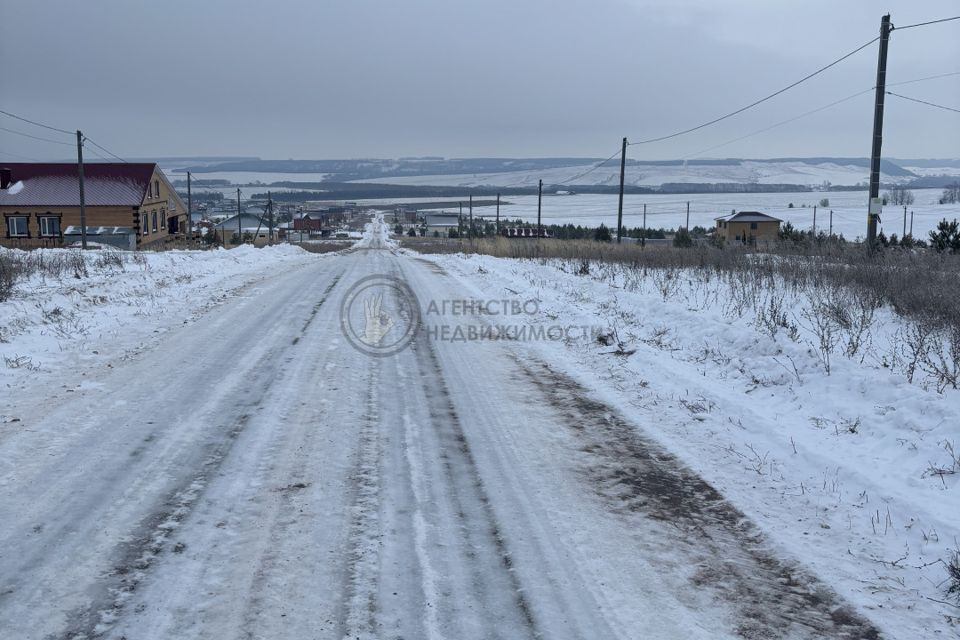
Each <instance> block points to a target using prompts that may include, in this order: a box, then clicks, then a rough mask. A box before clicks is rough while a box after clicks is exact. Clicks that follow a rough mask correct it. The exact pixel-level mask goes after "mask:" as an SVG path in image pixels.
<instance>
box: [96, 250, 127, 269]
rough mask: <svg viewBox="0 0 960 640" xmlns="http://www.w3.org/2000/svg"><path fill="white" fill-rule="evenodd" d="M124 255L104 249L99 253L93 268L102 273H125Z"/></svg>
mask: <svg viewBox="0 0 960 640" xmlns="http://www.w3.org/2000/svg"><path fill="white" fill-rule="evenodd" d="M123 262H124V260H123V254H122V253H120V252H119V251H111V250H109V249H104V250H103V251H98V252H97V255H96V258H95V259H94V261H93V266H94V267H95V268H96V269H98V270H101V271H107V270H109V271H118V270H119V271H123Z"/></svg>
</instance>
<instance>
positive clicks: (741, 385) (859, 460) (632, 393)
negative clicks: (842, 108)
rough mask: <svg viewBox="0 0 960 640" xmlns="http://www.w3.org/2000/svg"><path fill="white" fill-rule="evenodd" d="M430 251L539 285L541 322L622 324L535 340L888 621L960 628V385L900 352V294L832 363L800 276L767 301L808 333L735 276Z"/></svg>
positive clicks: (496, 293)
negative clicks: (776, 303)
mask: <svg viewBox="0 0 960 640" xmlns="http://www.w3.org/2000/svg"><path fill="white" fill-rule="evenodd" d="M430 259H431V260H432V261H434V262H436V263H437V264H438V265H440V266H442V267H443V268H444V269H445V270H447V271H448V272H450V273H451V274H454V275H455V277H458V278H461V279H463V280H464V281H468V282H470V283H471V285H473V286H474V287H475V288H472V289H471V290H470V291H469V292H467V293H465V297H471V296H472V297H476V298H477V299H490V298H499V297H507V298H512V297H515V296H514V292H520V293H521V295H522V296H523V297H531V298H533V299H535V300H536V301H537V305H536V306H537V308H538V313H537V314H535V315H521V316H518V317H517V318H518V319H519V320H520V321H521V322H525V323H527V324H529V325H531V326H537V325H539V326H544V325H561V326H567V325H574V326H584V325H589V326H594V327H600V328H602V329H605V330H606V329H609V330H613V331H614V332H615V334H614V335H615V339H614V340H613V341H612V343H611V344H608V345H601V344H598V343H597V342H596V341H591V340H582V339H574V340H569V339H568V340H558V341H549V340H548V341H545V342H544V343H540V344H538V345H536V349H537V352H538V354H539V357H540V358H542V359H543V360H544V361H547V362H550V363H551V367H552V368H555V369H557V370H559V371H562V372H563V373H564V374H565V375H568V376H570V377H571V378H573V379H576V380H578V381H580V382H581V383H582V384H584V385H586V386H588V387H589V388H591V389H594V390H595V391H596V393H597V394H598V397H600V398H602V399H603V400H604V401H605V402H606V403H608V406H615V407H617V408H618V409H619V410H620V411H622V412H623V413H624V415H626V416H628V417H629V418H630V420H631V421H632V422H633V423H634V424H637V425H642V429H643V431H644V432H645V433H647V434H649V435H650V436H651V437H653V438H655V439H656V440H657V441H659V442H662V443H666V444H667V445H668V448H669V449H670V450H671V451H672V452H674V453H676V454H678V455H679V456H680V457H681V459H683V460H684V461H685V462H686V463H687V464H689V465H690V466H691V467H692V468H693V469H694V470H696V472H697V473H699V474H701V475H702V477H704V478H705V479H706V480H707V481H708V482H710V483H711V484H712V485H713V486H715V487H716V488H717V489H718V490H719V491H720V492H721V493H722V494H723V495H725V496H727V497H728V498H729V499H730V500H731V501H732V502H733V503H734V504H735V505H736V506H737V507H739V508H740V509H742V510H744V512H745V513H746V514H747V515H748V516H749V517H750V518H751V519H752V520H753V521H754V522H756V523H757V524H758V525H759V527H760V528H761V529H762V530H763V531H765V532H766V533H767V534H768V535H770V537H771V538H772V539H773V540H775V541H776V543H777V544H778V545H779V546H781V547H782V548H783V549H785V550H786V552H787V553H789V554H790V555H792V556H793V557H795V558H798V559H800V561H801V562H802V563H803V564H804V565H805V566H808V567H811V568H812V569H813V570H814V571H815V572H816V574H817V575H818V576H820V577H821V578H823V579H824V580H826V581H827V582H828V583H829V584H831V585H833V586H834V587H835V588H837V589H838V590H839V592H840V593H841V595H842V596H844V597H845V598H847V599H848V600H849V601H851V602H854V603H856V604H857V605H858V607H859V608H860V609H861V610H863V611H866V612H868V614H869V617H870V618H871V620H874V621H876V622H878V623H880V626H881V628H882V629H883V630H884V631H886V632H888V633H889V634H890V637H895V638H918V637H960V627H958V623H960V618H958V616H957V614H958V610H957V607H956V604H951V603H950V602H948V601H947V597H946V596H945V588H946V587H945V585H946V584H947V582H946V579H947V572H946V567H945V565H944V564H943V563H942V562H940V561H941V560H949V559H950V557H951V552H954V553H955V552H957V551H958V550H960V541H958V538H960V497H958V493H957V492H958V491H960V422H958V419H957V416H960V392H958V391H956V390H953V389H947V390H945V391H944V392H943V393H938V392H937V390H936V386H937V385H936V383H935V382H933V381H931V380H929V379H926V380H925V379H924V377H923V376H922V375H921V374H920V373H918V374H917V377H916V378H915V380H914V384H910V383H908V382H907V380H906V377H905V372H904V370H903V368H902V367H897V366H893V367H891V366H890V365H891V362H892V361H893V362H895V361H896V356H895V355H894V353H895V351H896V350H897V346H896V343H897V342H898V341H903V340H904V336H903V334H901V333H898V332H901V331H904V330H906V327H907V326H908V324H909V323H907V322H906V321H904V320H903V319H901V318H899V317H897V316H896V315H895V314H894V313H893V312H892V311H891V310H890V309H889V308H882V309H880V310H879V311H878V312H877V314H876V317H875V321H874V324H873V326H872V328H871V332H870V338H869V341H865V342H867V344H866V345H865V346H864V347H862V349H861V350H860V351H857V353H856V355H855V356H854V357H852V358H851V357H846V356H844V355H842V354H840V353H835V354H834V355H833V358H832V360H831V362H830V373H829V374H828V373H827V372H826V370H825V364H824V361H823V360H822V358H821V357H820V355H818V348H817V346H816V345H817V344H818V341H817V339H816V338H815V337H814V334H813V332H812V328H811V324H810V320H808V319H807V318H806V315H805V310H806V309H808V308H809V304H810V303H809V301H808V300H806V299H805V298H804V297H803V296H801V295H796V296H794V295H791V294H790V293H789V292H787V291H785V290H780V291H774V292H768V294H766V295H764V296H761V303H762V305H768V304H769V300H770V298H771V297H772V298H774V299H776V297H777V296H784V298H783V300H782V303H783V309H785V310H788V318H789V323H790V324H793V325H795V329H796V332H797V333H796V335H795V336H793V337H790V336H788V335H786V333H787V332H786V331H785V330H784V329H781V330H780V332H779V333H778V334H777V335H774V336H771V335H770V334H769V332H767V333H765V332H764V331H763V330H762V328H761V322H760V321H759V319H758V318H759V317H760V316H759V314H760V313H761V311H762V308H749V307H748V308H745V309H739V310H738V309H737V306H736V305H735V304H734V303H733V302H732V301H733V300H734V299H735V298H736V292H735V291H734V289H735V287H732V286H730V285H729V284H725V283H723V282H721V281H719V280H718V279H717V278H716V277H714V278H713V279H711V280H709V281H706V280H702V279H700V278H699V277H696V276H694V275H693V274H692V273H690V272H683V271H680V272H673V273H667V272H665V271H664V272H657V271H652V272H649V273H647V274H646V275H645V276H644V275H641V274H640V273H637V272H631V271H630V270H626V269H620V268H618V267H616V266H609V267H604V266H602V265H596V264H594V265H593V267H592V269H591V270H590V272H589V273H588V274H583V275H578V274H577V273H576V272H577V270H578V269H579V267H580V265H579V264H573V263H564V262H560V261H553V262H535V261H516V260H509V259H498V258H492V257H489V256H463V255H450V256H432V257H431V258H430ZM771 293H772V294H773V295H772V296H771V295H769V294H771ZM616 339H619V340H620V341H622V348H623V352H624V353H621V354H618V353H616V351H617V350H618V349H617V343H616ZM901 348H902V347H901ZM935 469H946V470H954V471H956V474H950V473H948V474H945V475H940V474H937V473H936V472H935V471H934V470H935Z"/></svg>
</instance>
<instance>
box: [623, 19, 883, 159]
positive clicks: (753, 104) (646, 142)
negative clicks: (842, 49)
mask: <svg viewBox="0 0 960 640" xmlns="http://www.w3.org/2000/svg"><path fill="white" fill-rule="evenodd" d="M879 39H880V36H877V37H876V38H874V39H873V40H871V41H870V42H867V43H864V44H862V45H860V46H859V47H857V48H856V49H854V50H853V51H851V52H850V53H847V54H845V55H843V56H841V57H839V58H837V59H836V60H834V61H833V62H831V63H830V64H828V65H825V66H823V67H820V68H819V69H817V70H816V71H814V72H813V73H811V74H809V75H806V76H804V77H803V78H801V79H799V80H797V81H796V82H794V83H792V84H789V85H787V86H786V87H784V88H782V89H780V90H779V91H775V92H774V93H771V94H770V95H768V96H766V97H763V98H760V99H759V100H757V101H755V102H751V103H750V104H748V105H747V106H745V107H741V108H739V109H737V110H736V111H731V112H730V113H728V114H726V115H723V116H720V117H719V118H714V119H713V120H710V121H709V122H704V123H703V124H699V125H697V126H695V127H690V128H689V129H684V130H683V131H677V132H676V133H671V134H669V135H665V136H660V137H658V138H650V139H647V140H640V141H639V142H631V143H630V144H632V145H636V144H650V143H652V142H660V141H662V140H669V139H670V138H676V137H678V136H682V135H685V134H688V133H692V132H694V131H697V130H699V129H703V128H705V127H709V126H710V125H713V124H716V123H718V122H721V121H723V120H726V119H727V118H732V117H733V116H735V115H737V114H739V113H743V112H744V111H746V110H747V109H752V108H753V107H755V106H757V105H759V104H762V103H764V102H766V101H767V100H770V99H772V98H775V97H776V96H778V95H780V94H781V93H784V92H785V91H789V90H790V89H792V88H794V87H796V86H797V85H799V84H801V83H803V82H806V81H807V80H809V79H811V78H813V77H815V76H818V75H820V74H821V73H823V72H824V71H826V70H827V69H829V68H830V67H833V66H835V65H837V64H840V63H841V62H843V61H844V60H846V59H847V58H849V57H850V56H852V55H854V54H856V53H859V52H860V51H863V50H864V49H866V48H867V47H869V46H870V45H871V44H873V43H874V42H876V41H877V40H879Z"/></svg>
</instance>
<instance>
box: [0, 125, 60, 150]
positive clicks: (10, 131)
mask: <svg viewBox="0 0 960 640" xmlns="http://www.w3.org/2000/svg"><path fill="white" fill-rule="evenodd" d="M0 131H6V132H7V133H15V134H16V135H18V136H23V137H24V138H32V139H34V140H41V141H43V142H52V143H53V144H62V145H66V146H68V147H72V146H73V145H72V144H70V143H69V142H62V141H60V140H51V139H50V138H41V137H40V136H32V135H30V134H29V133H23V132H22V131H15V130H13V129H7V128H6V127H0Z"/></svg>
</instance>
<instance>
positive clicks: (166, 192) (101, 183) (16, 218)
mask: <svg viewBox="0 0 960 640" xmlns="http://www.w3.org/2000/svg"><path fill="white" fill-rule="evenodd" d="M83 173H84V204H85V207H84V208H85V211H86V227H87V235H88V238H87V239H88V242H98V243H100V244H110V245H114V246H117V247H120V248H124V249H135V248H139V247H143V246H148V245H155V244H157V243H161V242H164V241H166V240H170V239H172V238H173V237H174V236H175V235H176V234H178V233H180V232H181V231H184V230H186V226H187V225H186V221H187V207H186V205H184V203H183V201H182V200H181V199H180V196H178V195H177V192H176V190H175V189H174V188H173V186H172V185H171V184H170V182H169V181H168V180H167V178H166V176H165V175H164V174H163V171H161V170H160V168H159V167H158V166H157V164H156V163H133V162H131V163H114V162H105V163H99V162H98V163H89V164H84V167H83ZM0 214H2V215H3V226H4V229H3V234H0V245H2V246H5V247H19V248H22V249H30V248H36V247H60V246H64V245H70V244H71V243H73V242H76V241H79V240H80V237H81V228H80V180H79V177H78V172H77V165H76V164H75V163H29V162H21V163H18V162H10V163H0Z"/></svg>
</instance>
